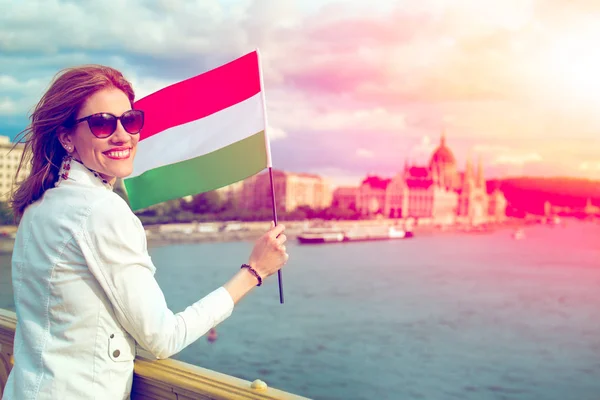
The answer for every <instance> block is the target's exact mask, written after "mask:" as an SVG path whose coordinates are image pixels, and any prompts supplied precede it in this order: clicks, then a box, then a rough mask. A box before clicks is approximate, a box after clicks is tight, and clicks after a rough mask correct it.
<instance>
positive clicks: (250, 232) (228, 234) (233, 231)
mask: <svg viewBox="0 0 600 400" xmlns="http://www.w3.org/2000/svg"><path fill="white" fill-rule="evenodd" d="M281 223H282V224H284V225H285V226H286V230H285V233H286V236H287V237H288V240H296V236H297V235H298V234H300V233H301V232H303V231H304V230H306V229H308V228H311V227H317V226H318V227H326V226H327V227H335V228H338V229H341V230H347V229H351V228H356V227H361V226H373V225H378V226H395V225H398V226H399V227H403V226H404V222H402V221H399V220H396V219H379V220H360V221H282V222H281ZM528 223H532V222H531V221H530V222H526V221H525V220H523V219H516V218H507V219H505V220H504V221H502V222H493V223H487V224H482V225H479V226H470V225H467V224H454V225H434V224H428V223H421V224H415V225H414V226H413V227H412V229H410V230H411V231H412V232H413V233H414V235H415V237H417V238H418V237H422V236H430V235H446V234H486V233H490V232H494V231H497V230H499V229H517V228H519V227H522V226H525V225H526V224H528ZM269 226H270V223H269V222H238V221H230V222H204V223H183V224H162V225H150V226H146V227H145V230H146V237H147V240H148V246H149V247H160V246H165V245H169V244H173V243H200V242H202V243H206V242H236V241H253V240H256V239H257V238H259V237H260V235H262V234H263V233H264V232H266V231H267V230H268V229H269ZM16 229H17V228H16V226H0V253H5V254H6V253H10V252H11V251H12V246H13V242H14V240H13V239H12V238H11V236H13V235H14V234H15V233H16Z"/></svg>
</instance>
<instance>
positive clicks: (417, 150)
mask: <svg viewBox="0 0 600 400" xmlns="http://www.w3.org/2000/svg"><path fill="white" fill-rule="evenodd" d="M437 146H438V145H437V144H436V143H432V142H431V139H430V138H429V136H423V137H422V138H421V141H420V142H419V143H417V144H416V145H414V146H413V147H412V148H411V149H410V152H409V153H408V154H409V155H408V158H409V162H410V163H411V164H419V165H426V164H427V163H429V159H430V158H431V155H432V154H433V152H434V150H435V149H436V148H437Z"/></svg>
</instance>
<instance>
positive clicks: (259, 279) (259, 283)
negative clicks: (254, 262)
mask: <svg viewBox="0 0 600 400" xmlns="http://www.w3.org/2000/svg"><path fill="white" fill-rule="evenodd" d="M241 268H248V271H250V273H251V274H252V275H254V277H255V278H256V279H258V285H256V286H260V285H262V278H261V277H260V275H259V274H258V272H256V270H255V269H254V268H252V267H251V266H250V265H248V264H242V266H241Z"/></svg>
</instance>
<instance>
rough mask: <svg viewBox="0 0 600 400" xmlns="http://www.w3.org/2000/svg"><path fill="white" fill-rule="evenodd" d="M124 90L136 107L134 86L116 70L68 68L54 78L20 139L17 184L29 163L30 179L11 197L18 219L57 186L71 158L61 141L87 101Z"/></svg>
mask: <svg viewBox="0 0 600 400" xmlns="http://www.w3.org/2000/svg"><path fill="white" fill-rule="evenodd" d="M111 87H113V88H116V89H120V90H121V91H123V93H125V94H126V95H127V97H128V98H129V101H130V102H131V104H132V106H133V101H134V98H135V94H134V92H133V88H132V86H131V83H129V81H127V80H126V79H125V77H123V75H122V74H121V73H120V72H119V71H117V70H116V69H114V68H110V67H106V66H102V65H84V66H80V67H74V68H67V69H64V70H62V71H60V72H59V73H58V74H56V76H55V77H54V79H53V81H52V83H51V84H50V87H49V88H48V90H47V91H46V93H44V95H43V96H42V98H41V99H40V101H39V103H38V104H37V105H36V106H35V108H34V110H33V113H32V114H31V117H30V118H31V123H30V124H29V126H28V127H27V128H25V129H24V130H23V131H22V132H21V133H20V134H19V135H18V136H17V139H18V140H16V142H17V143H23V142H24V143H25V148H24V150H23V155H22V156H21V161H20V163H19V168H18V169H17V173H16V174H15V182H16V180H17V176H18V175H19V171H20V170H21V168H22V167H23V166H24V165H26V164H27V163H29V164H30V165H31V172H30V173H29V176H28V177H27V178H25V179H24V180H23V182H21V183H19V184H18V186H17V187H16V189H15V190H14V191H13V193H12V195H11V200H10V205H11V207H12V209H13V213H14V215H15V219H19V218H20V217H21V216H22V215H23V212H24V211H25V208H27V206H28V205H29V204H31V203H33V202H34V201H36V200H38V199H39V198H40V197H42V195H43V194H44V192H45V191H46V190H48V189H50V188H52V187H53V186H54V183H55V182H56V181H57V179H58V172H59V169H60V165H61V163H62V159H63V158H64V156H65V155H66V154H67V153H66V151H65V149H64V148H63V146H62V145H61V143H60V141H59V139H58V133H59V131H60V130H61V129H67V130H69V129H72V128H73V126H74V122H75V118H76V117H77V113H78V112H79V110H80V108H81V107H82V106H83V104H84V103H85V101H86V100H87V99H88V98H89V97H90V96H91V95H93V94H94V93H96V92H97V91H99V90H102V89H106V88H111Z"/></svg>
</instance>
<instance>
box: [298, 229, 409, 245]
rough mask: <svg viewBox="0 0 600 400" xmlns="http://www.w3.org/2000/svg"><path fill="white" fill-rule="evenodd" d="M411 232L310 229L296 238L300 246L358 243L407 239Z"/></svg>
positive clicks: (402, 230)
mask: <svg viewBox="0 0 600 400" xmlns="http://www.w3.org/2000/svg"><path fill="white" fill-rule="evenodd" d="M413 236H414V235H413V233H412V232H411V231H405V230H404V229H400V228H397V227H394V226H390V227H387V226H366V227H365V226H360V227H354V228H349V229H346V230H344V229H338V228H312V229H307V230H305V231H304V232H302V233H300V234H299V235H298V236H297V239H298V241H299V242H300V243H301V244H318V243H341V242H358V241H367V240H391V239H408V238H411V237H413Z"/></svg>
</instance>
